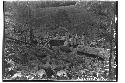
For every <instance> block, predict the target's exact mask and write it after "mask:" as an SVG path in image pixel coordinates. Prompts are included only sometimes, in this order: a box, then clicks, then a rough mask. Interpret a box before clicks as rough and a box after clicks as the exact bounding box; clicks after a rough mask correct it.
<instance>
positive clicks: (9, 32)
mask: <svg viewBox="0 0 125 83" xmlns="http://www.w3.org/2000/svg"><path fill="white" fill-rule="evenodd" d="M3 4H4V11H3V12H4V39H3V56H2V57H3V58H2V60H3V80H55V81H59V80H64V81H67V80H70V81H72V80H74V81H78V80H80V81H117V58H118V56H117V42H118V39H117V17H118V16H117V2H111V1H110V2H109V1H81V2H76V1H12V2H9V1H7V2H4V3H3Z"/></svg>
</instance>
